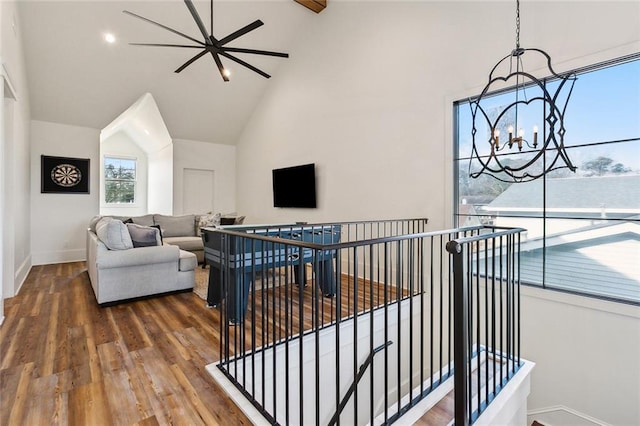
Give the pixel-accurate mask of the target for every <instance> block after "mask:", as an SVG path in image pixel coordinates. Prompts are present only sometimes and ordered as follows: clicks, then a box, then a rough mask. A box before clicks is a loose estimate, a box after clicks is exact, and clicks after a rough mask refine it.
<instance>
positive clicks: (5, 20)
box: [0, 1, 31, 318]
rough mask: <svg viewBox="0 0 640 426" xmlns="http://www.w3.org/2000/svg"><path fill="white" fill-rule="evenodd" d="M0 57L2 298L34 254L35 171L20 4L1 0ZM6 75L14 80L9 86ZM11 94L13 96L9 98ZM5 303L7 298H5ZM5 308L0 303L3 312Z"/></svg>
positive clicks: (23, 274) (0, 313)
mask: <svg viewBox="0 0 640 426" xmlns="http://www.w3.org/2000/svg"><path fill="white" fill-rule="evenodd" d="M0 22H1V24H0V31H1V43H0V58H1V62H2V66H3V67H4V69H3V70H2V74H3V76H4V80H5V81H4V85H5V90H4V97H3V102H2V106H0V114H1V115H2V117H3V118H2V120H3V125H2V126H0V138H1V139H2V148H1V150H2V155H0V175H1V176H0V179H2V185H1V186H2V194H1V195H0V196H1V197H2V202H1V203H0V206H1V208H2V214H1V215H0V216H1V219H2V225H1V226H2V231H1V232H0V235H1V236H2V249H1V250H0V251H1V255H2V263H3V264H2V268H0V270H1V271H2V286H1V287H2V290H0V299H4V298H7V297H12V296H13V295H14V294H15V293H16V292H17V291H18V289H19V287H20V286H21V285H22V282H23V281H24V279H25V278H26V275H27V273H28V272H29V269H30V268H31V257H30V237H29V234H30V222H29V212H30V197H29V186H30V180H29V178H30V175H29V142H28V141H29V120H30V115H31V112H30V108H29V91H28V87H27V78H26V71H25V64H24V54H23V49H22V38H21V35H20V29H21V26H20V20H19V17H18V14H17V12H16V4H15V2H11V1H3V2H0ZM7 81H9V82H10V85H11V86H12V88H11V89H7ZM9 98H11V99H9ZM2 305H3V304H2ZM3 312H4V309H3V307H0V318H2V316H3Z"/></svg>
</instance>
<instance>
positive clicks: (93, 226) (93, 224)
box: [89, 215, 102, 234]
mask: <svg viewBox="0 0 640 426" xmlns="http://www.w3.org/2000/svg"><path fill="white" fill-rule="evenodd" d="M100 219H102V216H101V215H96V216H94V217H92V218H91V220H90V221H89V229H91V232H93V233H94V234H95V233H96V225H97V224H98V222H100Z"/></svg>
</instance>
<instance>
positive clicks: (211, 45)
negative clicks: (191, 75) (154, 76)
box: [123, 0, 289, 81]
mask: <svg viewBox="0 0 640 426" xmlns="http://www.w3.org/2000/svg"><path fill="white" fill-rule="evenodd" d="M184 2H185V4H186V5H187V9H189V12H190V13H191V16H192V17H193V20H194V21H195V22H196V25H197V26H198V29H199V30H200V33H201V34H202V37H203V38H204V42H203V41H200V40H197V39H195V38H193V37H191V36H188V35H186V34H184V33H181V32H179V31H176V30H174V29H173V28H169V27H167V26H166V25H162V24H160V23H158V22H155V21H152V20H151V19H147V18H145V17H142V16H140V15H137V14H135V13H133V12H129V11H128V10H123V13H126V14H127V15H130V16H133V17H136V18H139V19H142V20H143V21H145V22H149V23H150V24H154V25H157V26H159V27H160V28H164V29H165V30H167V31H171V32H172V33H174V34H177V35H179V36H181V37H183V38H186V39H187V40H191V41H192V42H194V43H196V44H195V45H191V44H186V45H185V44H166V43H129V44H131V45H134V46H153V47H180V48H187V49H202V50H201V51H200V52H198V53H197V54H196V55H195V56H194V57H192V58H191V59H189V60H188V61H187V62H185V63H184V64H183V65H182V66H180V67H179V68H178V69H176V71H175V72H176V73H179V72H181V71H182V70H183V69H185V68H186V67H188V66H189V65H191V64H192V63H194V62H195V61H197V60H198V59H200V58H201V57H203V56H204V55H206V54H207V53H210V54H211V56H212V57H213V60H214V61H215V63H216V65H217V66H218V71H220V75H221V76H222V79H223V80H224V81H229V75H230V72H229V70H228V69H227V68H225V67H224V66H223V65H222V61H221V59H220V56H224V57H225V58H227V59H230V60H232V61H233V62H236V63H237V64H240V65H242V66H243V67H246V68H249V69H250V70H251V71H253V72H256V73H258V74H260V75H261V76H263V77H265V78H270V77H271V76H270V75H269V74H267V73H266V72H264V71H262V70H260V69H258V68H256V67H254V66H253V65H251V64H248V63H247V62H245V61H243V60H242V59H239V58H237V57H236V56H233V55H232V54H231V53H230V52H233V53H250V54H253V55H266V56H278V57H280V58H288V57H289V54H287V53H280V52H271V51H268V50H256V49H243V48H239V47H227V46H226V45H227V44H228V43H230V42H231V41H233V40H235V39H237V38H239V37H241V36H243V35H245V34H246V33H248V32H250V31H253V30H255V29H256V28H258V27H261V26H262V25H264V23H263V22H262V21H261V20H259V19H258V20H256V21H253V22H252V23H251V24H248V25H246V26H244V27H242V28H240V29H239V30H237V31H234V32H233V33H231V34H229V35H228V36H226V37H223V38H221V39H217V38H215V37H214V36H213V0H211V25H210V27H211V31H209V32H208V33H207V28H206V27H205V25H204V22H202V19H200V15H199V14H198V11H197V10H196V8H195V6H194V5H193V2H192V1H191V0H184Z"/></svg>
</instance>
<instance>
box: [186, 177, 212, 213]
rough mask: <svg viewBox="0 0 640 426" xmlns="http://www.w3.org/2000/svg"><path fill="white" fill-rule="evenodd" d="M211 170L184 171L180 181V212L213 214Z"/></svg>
mask: <svg viewBox="0 0 640 426" xmlns="http://www.w3.org/2000/svg"><path fill="white" fill-rule="evenodd" d="M213 179H214V172H213V170H204V169H184V178H183V180H182V194H183V197H184V198H183V201H182V212H183V213H185V214H190V213H195V214H199V213H207V212H213V211H214V206H213V182H214V181H213Z"/></svg>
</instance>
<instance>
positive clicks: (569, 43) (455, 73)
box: [237, 1, 640, 424]
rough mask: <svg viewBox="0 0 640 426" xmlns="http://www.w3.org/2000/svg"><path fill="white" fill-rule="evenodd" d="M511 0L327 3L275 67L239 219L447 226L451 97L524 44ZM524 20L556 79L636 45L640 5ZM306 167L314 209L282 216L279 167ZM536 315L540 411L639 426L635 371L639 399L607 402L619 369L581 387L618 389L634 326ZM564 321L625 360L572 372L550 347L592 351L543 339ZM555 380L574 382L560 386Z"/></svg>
mask: <svg viewBox="0 0 640 426" xmlns="http://www.w3.org/2000/svg"><path fill="white" fill-rule="evenodd" d="M513 3H515V2H499V1H496V2H484V1H470V2H462V1H456V2H391V1H390V2H357V1H353V2H333V3H331V5H330V7H327V9H325V10H324V11H323V12H322V13H321V14H319V15H317V19H316V20H314V21H313V22H312V24H311V25H309V26H308V27H307V28H306V31H307V32H306V33H305V34H301V35H300V44H299V45H298V46H296V47H294V48H293V49H292V50H291V51H290V52H289V53H290V55H291V59H290V60H289V61H288V62H285V63H283V64H281V65H280V66H279V68H278V70H277V72H274V76H273V77H272V79H271V80H270V82H269V84H270V88H269V91H268V92H267V93H266V94H265V96H264V97H263V99H262V101H261V103H260V104H259V105H258V106H257V107H256V109H255V111H254V114H253V117H252V119H251V121H250V122H249V123H248V125H247V126H246V128H245V130H244V132H243V134H242V136H241V137H240V140H239V142H238V145H237V155H238V171H237V179H238V181H237V182H238V190H237V194H238V211H239V212H242V214H247V216H248V217H247V219H248V220H249V221H254V222H283V221H290V220H307V221H321V220H343V219H368V218H389V217H401V216H403V217H406V216H422V215H425V216H427V217H429V219H430V221H429V226H430V227H431V229H443V228H445V227H449V226H450V225H451V223H452V205H453V196H452V183H451V182H452V176H453V170H452V129H453V119H452V102H453V101H454V100H457V99H461V98H464V97H466V96H471V95H475V94H477V93H479V91H480V90H481V89H482V87H483V86H484V84H486V79H487V77H488V73H489V71H490V69H491V67H492V66H493V65H494V64H495V63H496V62H497V61H498V60H499V59H501V58H502V57H503V56H505V55H506V54H508V53H509V52H510V51H511V49H513V48H514V47H515V46H514V45H515V34H514V32H515V30H514V15H515V10H514V8H515V5H514V4H513ZM521 13H522V32H521V45H522V46H523V47H539V48H542V49H544V50H546V51H547V52H548V53H549V54H550V55H551V57H552V58H553V60H554V65H555V69H556V71H563V70H567V69H571V68H575V67H579V66H584V65H587V64H590V63H593V62H592V61H593V60H594V58H595V57H599V58H600V59H599V60H605V59H611V58H614V57H616V56H621V55H623V54H625V53H626V54H628V53H631V52H633V51H638V50H640V49H638V44H639V43H640V26H639V25H638V22H639V18H640V2H625V1H566V2H560V1H554V2H538V1H535V2H534V1H527V2H523V3H522V7H521ZM596 23H597V27H596ZM577 84H579V82H578V83H577ZM309 162H314V163H316V166H317V171H318V196H319V199H318V208H317V209H314V210H302V209H275V208H273V207H272V199H271V178H270V176H271V169H273V168H276V167H282V166H289V165H295V164H303V163H309ZM636 309H637V308H636ZM568 312H570V311H567V313H568ZM526 315H527V321H532V322H534V321H535V320H536V319H537V318H539V316H546V317H547V318H546V320H545V322H544V325H542V326H538V328H535V327H536V325H535V324H533V323H531V327H529V325H527V328H526V329H525V330H524V331H523V338H524V339H526V340H527V345H533V346H535V347H537V348H540V349H539V351H542V350H543V349H542V347H543V346H546V348H545V349H544V350H546V351H548V353H546V354H545V355H540V358H541V359H540V360H539V359H537V356H538V352H530V353H531V356H530V358H531V359H532V361H534V362H536V363H537V365H538V367H537V368H536V370H535V371H534V382H533V385H532V390H531V400H530V401H531V403H530V408H531V409H535V408H540V407H541V406H543V405H545V404H551V403H552V402H554V401H555V402H556V403H558V404H559V403H561V401H566V402H567V404H571V403H575V404H577V405H578V407H576V408H577V409H578V410H583V412H585V413H586V414H589V415H592V416H594V417H599V418H600V419H601V420H604V421H607V422H611V423H622V424H624V423H626V424H639V423H640V418H639V417H638V414H637V405H638V404H637V402H638V393H637V392H638V389H639V388H640V383H639V381H638V376H637V369H636V370H633V372H635V373H636V376H628V377H627V379H626V383H629V382H630V384H628V385H623V386H622V389H623V390H624V391H628V390H630V388H632V389H633V392H630V398H627V397H626V396H625V397H622V398H620V399H619V400H618V401H617V402H613V401H611V398H612V395H613V393H614V392H613V388H614V387H615V385H616V384H618V385H620V384H621V383H622V382H623V381H624V379H625V378H624V377H623V376H621V375H619V374H617V373H616V374H615V375H614V376H609V377H611V379H612V381H611V383H612V384H611V385H610V386H609V385H607V386H603V387H597V386H593V387H591V386H585V383H587V384H591V383H598V382H599V383H602V382H603V381H606V380H608V377H607V375H605V374H603V369H605V368H608V369H612V368H620V367H619V365H620V364H619V363H618V362H617V358H616V357H617V354H618V353H620V352H626V351H628V350H629V349H628V344H627V343H628V342H627V340H628V339H630V338H634V337H637V334H633V332H634V331H635V330H636V328H635V327H637V324H638V321H639V320H638V319H637V318H632V319H629V320H624V321H621V320H618V319H615V318H614V316H615V314H599V313H594V312H591V311H579V312H578V313H577V314H576V315H577V318H576V319H574V320H571V321H565V319H566V315H563V313H562V308H561V307H558V308H557V309H551V308H549V307H547V306H544V305H541V304H539V303H530V304H529V308H528V309H527V313H526ZM612 315H613V316H612ZM603 317H606V319H603ZM578 318H579V319H581V320H583V321H584V322H585V323H587V324H590V325H591V326H592V327H591V329H593V328H594V327H595V328H597V329H600V327H604V329H602V330H601V332H600V331H599V332H598V333H595V334H594V335H593V336H590V335H589V334H588V333H585V332H582V331H580V330H582V329H581V326H582V325H581V324H582V323H581V322H580V321H578ZM563 321H564V323H563ZM621 322H622V323H624V324H620V323H621ZM627 322H628V323H627ZM560 323H563V324H562V326H561V327H560V328H561V329H562V330H566V334H565V335H566V336H570V335H571V334H572V333H575V334H576V335H579V336H581V337H582V336H584V335H586V336H587V337H586V339H585V342H588V343H592V344H594V345H597V344H598V343H597V339H598V338H599V337H604V338H605V340H604V342H606V345H607V346H608V348H607V350H606V353H607V354H609V356H610V358H611V359H612V360H616V361H615V362H614V363H611V362H608V361H607V360H606V359H604V358H603V357H601V356H600V355H593V354H592V355H589V356H586V357H584V358H578V357H574V358H572V359H571V362H573V363H574V364H573V365H572V367H571V368H570V369H564V368H563V367H564V364H559V363H556V362H555V361H554V355H553V353H554V352H555V353H559V354H563V353H567V354H578V353H579V351H578V350H576V348H579V350H580V351H588V350H593V349H592V348H590V347H589V345H587V344H584V345H583V344H581V343H580V344H576V343H575V342H574V339H566V340H563V339H554V340H553V344H552V345H548V344H546V343H544V342H545V335H546V333H547V332H548V333H550V335H554V334H555V333H557V332H559V331H558V329H554V328H555V327H557V326H556V325H554V324H560ZM599 323H602V324H603V325H602V326H600V325H598V324H599ZM618 325H621V328H620V330H621V332H620V333H619V334H618V331H617V330H616V328H615V327H616V326H618ZM530 328H531V330H532V331H531V332H530V333H529V335H527V334H526V333H527V330H529V329H530ZM605 329H606V330H609V335H607V336H605V334H606V332H605ZM533 330H535V331H533ZM630 333H631V334H630ZM602 349H603V351H604V350H605V348H604V347H602ZM597 353H599V352H597ZM602 353H605V352H602ZM630 353H631V354H632V355H633V356H635V357H636V358H635V361H632V359H631V358H628V359H627V358H626V357H624V360H625V361H627V362H629V363H634V362H635V366H636V367H635V368H637V365H638V362H637V359H638V358H639V355H640V354H638V352H637V350H636V349H635V348H632V349H631V350H630ZM559 356H560V357H561V359H564V355H559ZM593 362H595V363H598V364H597V367H596V368H593V367H592V366H591V365H590V363H593ZM558 377H562V378H563V380H564V382H565V385H564V386H562V387H557V386H556V380H557V378H558ZM567 393H571V396H567ZM615 394H616V395H617V396H619V397H620V396H622V395H621V392H615ZM634 397H635V400H632V398H634ZM578 401H589V404H586V403H579V404H578ZM597 401H599V402H597ZM616 412H617V414H616ZM624 416H628V417H624ZM625 418H626V421H621V420H624V419H625Z"/></svg>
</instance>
